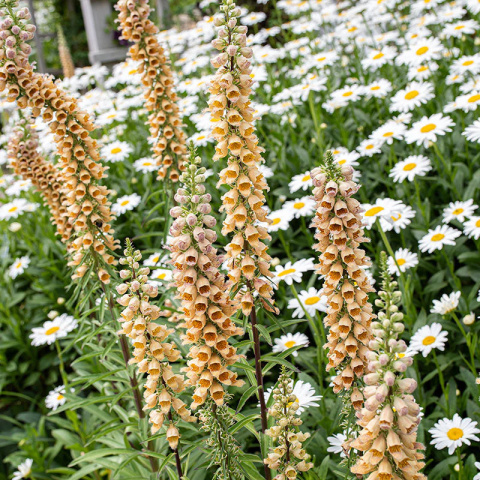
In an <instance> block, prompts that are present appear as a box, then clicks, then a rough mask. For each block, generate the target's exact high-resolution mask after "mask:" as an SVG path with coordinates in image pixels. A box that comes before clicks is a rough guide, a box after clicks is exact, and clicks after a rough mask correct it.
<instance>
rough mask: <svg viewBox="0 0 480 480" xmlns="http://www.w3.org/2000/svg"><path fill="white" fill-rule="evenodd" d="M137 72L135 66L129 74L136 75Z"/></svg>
mask: <svg viewBox="0 0 480 480" xmlns="http://www.w3.org/2000/svg"><path fill="white" fill-rule="evenodd" d="M136 73H137V69H136V68H134V69H133V70H130V71H129V72H128V74H129V75H135V74H136Z"/></svg>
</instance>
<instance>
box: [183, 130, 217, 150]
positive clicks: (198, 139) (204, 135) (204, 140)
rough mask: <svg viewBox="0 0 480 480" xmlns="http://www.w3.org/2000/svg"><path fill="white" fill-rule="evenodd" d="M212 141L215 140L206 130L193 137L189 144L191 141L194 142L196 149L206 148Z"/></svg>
mask: <svg viewBox="0 0 480 480" xmlns="http://www.w3.org/2000/svg"><path fill="white" fill-rule="evenodd" d="M212 140H213V137H211V136H210V132H209V131H206V130H205V131H202V132H198V133H195V134H194V135H192V136H191V137H190V138H189V139H188V142H187V143H190V141H192V142H193V144H194V145H195V146H196V147H204V146H205V145H207V144H208V143H209V142H211V141H212Z"/></svg>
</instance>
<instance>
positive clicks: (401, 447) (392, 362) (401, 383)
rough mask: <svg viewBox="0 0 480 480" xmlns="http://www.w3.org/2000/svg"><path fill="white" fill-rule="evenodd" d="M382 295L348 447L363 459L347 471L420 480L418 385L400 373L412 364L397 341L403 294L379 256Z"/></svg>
mask: <svg viewBox="0 0 480 480" xmlns="http://www.w3.org/2000/svg"><path fill="white" fill-rule="evenodd" d="M381 266H382V277H383V284H382V291H380V292H379V294H378V295H379V297H380V298H379V299H378V300H377V301H376V302H375V303H376V305H377V306H379V307H380V308H381V309H382V310H381V311H380V312H379V314H378V321H377V322H374V323H372V329H373V334H374V335H375V339H374V340H372V341H371V342H370V347H371V348H372V351H371V352H369V354H368V357H369V364H368V372H369V373H368V375H365V377H364V380H365V383H366V384H367V386H366V387H365V389H364V394H365V397H366V401H365V406H364V407H363V408H362V409H361V410H360V411H359V412H357V416H358V422H357V424H358V425H359V426H360V427H362V429H361V430H360V433H359V436H358V438H356V439H355V440H353V442H351V443H350V446H351V447H353V448H355V449H357V450H360V451H362V452H364V453H363V455H362V456H361V457H360V458H359V459H358V460H357V462H356V463H355V465H354V466H353V467H352V468H351V471H352V473H354V474H357V475H367V474H369V476H368V478H382V479H383V478H384V479H395V480H411V479H415V480H424V479H426V478H427V477H426V476H425V475H424V474H423V473H421V472H420V470H421V469H422V468H423V467H424V465H425V463H424V462H423V459H424V455H423V453H421V452H419V450H424V449H425V447H424V446H423V445H422V444H421V443H418V442H417V428H418V425H419V423H420V418H421V415H420V407H419V406H418V405H417V403H416V402H415V398H414V397H413V395H412V393H413V391H414V390H415V388H416V386H417V383H416V382H415V380H413V379H411V378H406V377H405V375H404V373H405V371H406V369H407V367H408V366H410V365H411V364H412V357H409V356H405V355H404V354H405V351H406V349H407V345H406V344H405V342H404V341H403V340H398V335H399V333H401V332H403V330H404V324H403V314H402V313H401V312H399V311H398V304H400V302H401V299H402V295H401V292H400V291H398V290H395V289H396V288H397V286H398V284H397V282H394V281H392V279H391V277H390V276H389V273H388V266H387V256H386V254H385V252H382V258H381Z"/></svg>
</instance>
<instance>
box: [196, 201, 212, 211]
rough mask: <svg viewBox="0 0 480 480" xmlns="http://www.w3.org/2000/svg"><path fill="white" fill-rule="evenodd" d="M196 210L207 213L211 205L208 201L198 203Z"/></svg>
mask: <svg viewBox="0 0 480 480" xmlns="http://www.w3.org/2000/svg"><path fill="white" fill-rule="evenodd" d="M197 210H198V211H199V212H200V213H203V214H207V213H210V212H211V211H212V207H211V206H210V204H209V203H202V204H201V205H199V206H198V207H197Z"/></svg>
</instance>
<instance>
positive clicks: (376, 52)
mask: <svg viewBox="0 0 480 480" xmlns="http://www.w3.org/2000/svg"><path fill="white" fill-rule="evenodd" d="M396 55H397V51H396V50H395V49H394V48H392V47H387V46H384V47H382V48H381V49H371V50H369V51H368V52H367V53H366V54H365V57H364V58H363V60H362V67H363V68H366V69H367V70H377V69H378V68H380V67H382V66H383V65H385V64H386V63H390V60H392V59H393V58H395V56H396Z"/></svg>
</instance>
